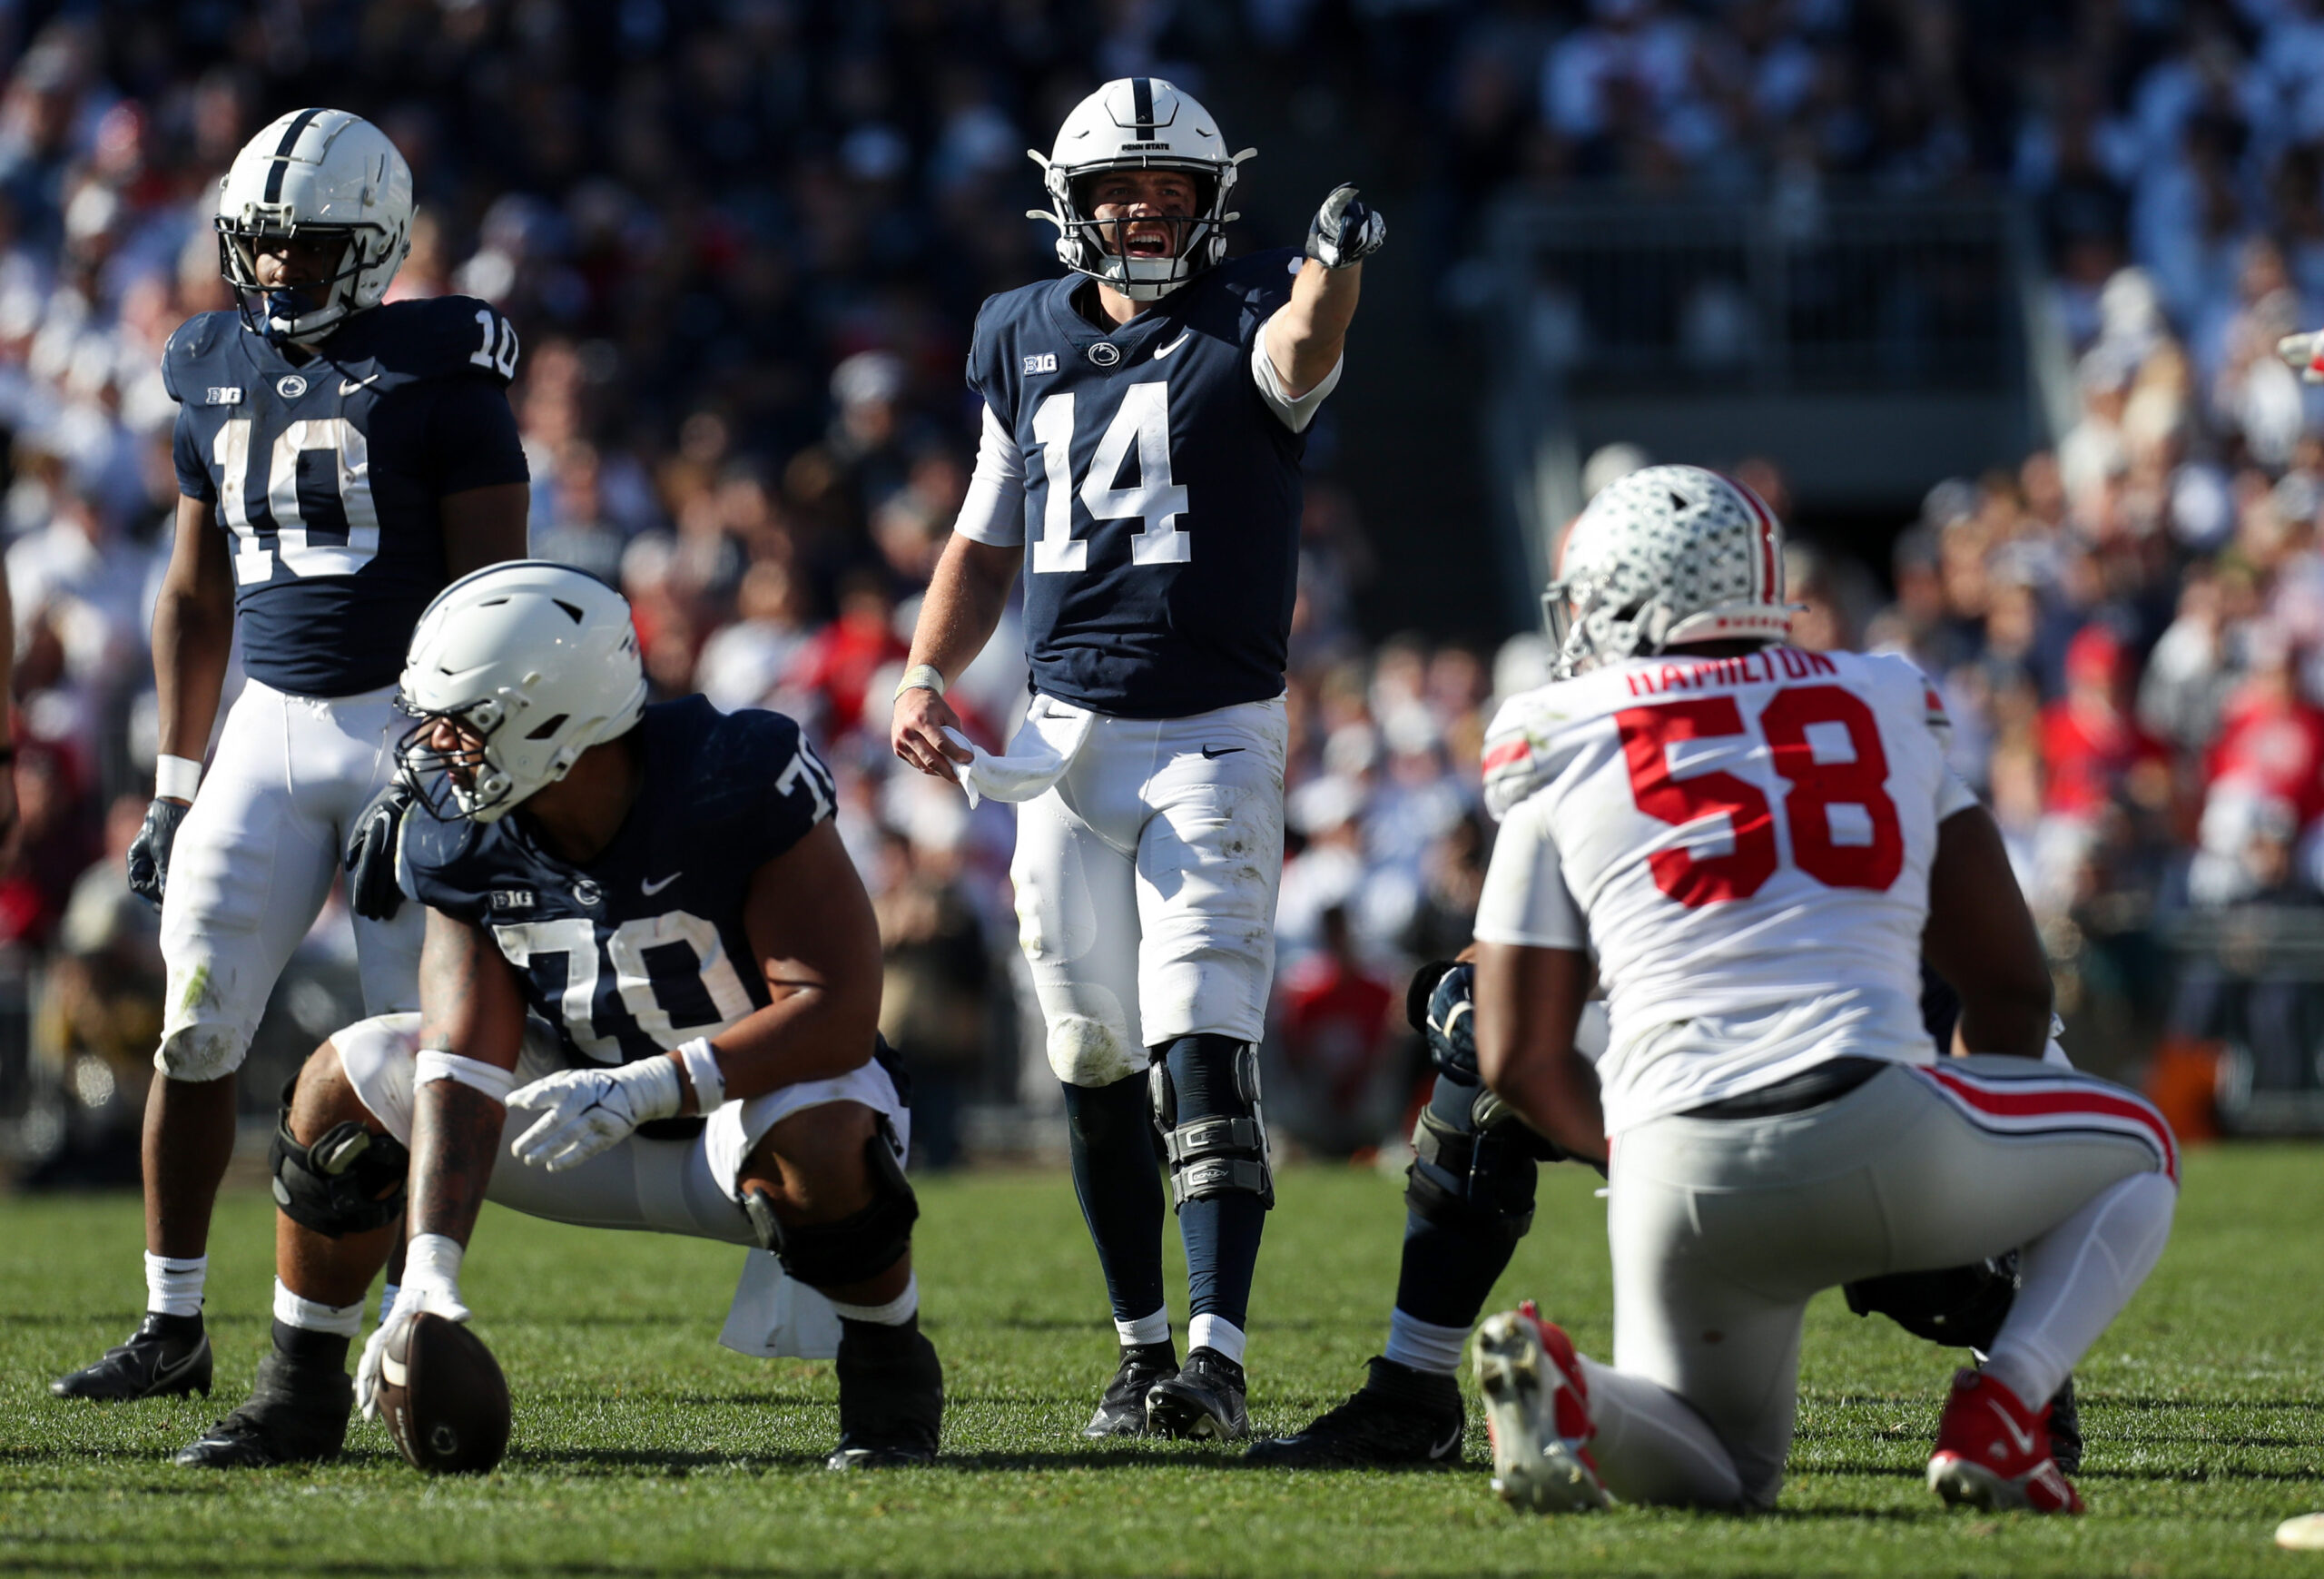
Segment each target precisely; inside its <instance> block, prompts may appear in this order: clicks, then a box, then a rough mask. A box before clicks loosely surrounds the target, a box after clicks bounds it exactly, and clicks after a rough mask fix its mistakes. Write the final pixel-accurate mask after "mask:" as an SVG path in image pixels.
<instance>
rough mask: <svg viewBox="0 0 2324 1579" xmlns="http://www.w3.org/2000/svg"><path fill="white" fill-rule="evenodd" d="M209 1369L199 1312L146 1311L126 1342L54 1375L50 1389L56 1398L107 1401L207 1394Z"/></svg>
mask: <svg viewBox="0 0 2324 1579" xmlns="http://www.w3.org/2000/svg"><path fill="white" fill-rule="evenodd" d="M210 1371H211V1360H210V1335H209V1334H208V1333H207V1332H204V1331H203V1330H202V1317H199V1316H163V1315H161V1314H159V1313H158V1312H153V1311H148V1312H147V1313H146V1316H145V1319H144V1320H143V1321H141V1322H139V1323H138V1324H137V1330H136V1331H135V1332H133V1333H131V1334H130V1335H129V1341H128V1342H127V1343H124V1344H122V1345H119V1346H118V1347H113V1348H109V1349H107V1350H105V1354H104V1357H103V1359H101V1360H99V1361H97V1363H96V1364H94V1365H93V1366H88V1367H84V1368H83V1369H80V1370H77V1371H74V1373H73V1374H72V1375H70V1376H64V1377H57V1378H56V1379H55V1380H54V1381H53V1382H51V1383H49V1384H48V1390H49V1391H50V1392H52V1393H54V1394H55V1395H56V1396H58V1397H60V1398H94V1399H95V1400H97V1401H99V1402H101V1403H111V1404H125V1403H129V1402H131V1401H133V1400H134V1399H138V1398H171V1397H175V1396H178V1395H180V1394H182V1393H200V1394H201V1395H202V1396H203V1397H205V1398H206V1397H208V1396H210Z"/></svg>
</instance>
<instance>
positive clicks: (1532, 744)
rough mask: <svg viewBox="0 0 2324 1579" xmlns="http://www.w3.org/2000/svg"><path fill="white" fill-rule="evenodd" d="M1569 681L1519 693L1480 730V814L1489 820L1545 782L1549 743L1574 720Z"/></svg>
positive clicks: (1576, 715)
mask: <svg viewBox="0 0 2324 1579" xmlns="http://www.w3.org/2000/svg"><path fill="white" fill-rule="evenodd" d="M1572 694H1573V687H1572V686H1571V683H1570V682H1561V681H1551V683H1550V684H1548V685H1546V686H1535V687H1534V688H1533V689H1532V690H1530V691H1520V692H1518V693H1517V695H1515V696H1512V697H1511V698H1510V699H1509V700H1508V701H1506V702H1503V703H1502V705H1501V707H1500V710H1499V711H1497V712H1496V713H1494V714H1493V717H1492V725H1490V726H1489V727H1488V728H1487V729H1486V730H1485V750H1484V791H1485V810H1487V811H1488V812H1491V813H1492V818H1493V821H1495V822H1499V821H1500V820H1501V819H1502V818H1503V817H1505V816H1507V815H1508V814H1509V812H1510V808H1511V807H1512V806H1514V805H1516V804H1517V803H1518V802H1520V801H1521V800H1523V799H1524V798H1525V797H1526V796H1528V795H1530V794H1532V793H1533V792H1534V791H1535V790H1537V789H1539V788H1541V785H1544V784H1546V783H1547V782H1549V778H1550V775H1551V755H1550V742H1551V738H1552V737H1553V736H1554V735H1557V734H1558V732H1559V731H1561V730H1562V729H1564V728H1566V727H1568V726H1569V725H1572V724H1574V723H1576V722H1578V721H1579V719H1580V716H1581V715H1580V714H1579V713H1578V712H1577V710H1576V709H1575V708H1574V706H1572Z"/></svg>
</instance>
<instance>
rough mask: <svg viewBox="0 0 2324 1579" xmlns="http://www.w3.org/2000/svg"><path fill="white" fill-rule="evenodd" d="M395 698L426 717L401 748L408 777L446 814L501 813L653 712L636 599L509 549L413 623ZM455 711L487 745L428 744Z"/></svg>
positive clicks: (478, 817)
mask: <svg viewBox="0 0 2324 1579" xmlns="http://www.w3.org/2000/svg"><path fill="white" fill-rule="evenodd" d="M396 705H397V706H399V707H400V708H401V709H402V710H403V711H404V712H405V713H407V714H409V715H411V716H413V717H415V718H417V719H419V723H417V724H415V725H413V726H412V727H411V728H410V729H409V731H407V732H406V733H405V735H404V736H403V739H402V740H401V741H400V742H399V743H398V745H397V747H396V755H397V758H398V763H399V770H400V774H401V776H402V778H403V782H404V784H405V785H407V786H408V787H409V789H410V790H411V791H412V793H413V794H415V795H416V796H417V797H418V798H419V800H420V801H422V802H423V803H424V804H426V805H427V806H428V810H429V811H431V812H433V813H435V814H436V815H437V816H438V817H440V818H442V819H443V820H445V821H447V822H452V821H457V820H458V819H461V818H473V819H474V820H475V821H477V822H479V823H490V822H497V820H498V819H499V818H500V817H501V816H502V815H503V814H505V813H507V810H508V809H509V808H510V807H511V806H514V805H517V804H519V803H520V802H522V801H523V800H524V799H525V797H526V796H527V795H529V794H532V793H533V792H534V791H536V790H537V789H539V788H540V787H541V786H542V785H550V784H555V783H556V781H557V780H558V779H561V778H563V777H564V776H565V775H566V774H567V773H570V772H571V771H572V770H573V765H574V763H575V762H576V761H578V760H579V759H580V756H581V754H582V753H583V752H585V751H586V750H587V749H589V747H591V746H592V745H597V744H598V743H599V742H601V741H606V740H612V739H615V737H617V736H619V735H624V734H625V733H627V732H628V730H629V728H630V726H631V725H634V724H635V723H636V722H637V720H638V718H639V717H640V716H641V715H643V714H644V713H645V668H644V666H643V664H642V663H641V662H640V660H639V657H638V652H637V633H636V630H635V627H633V626H632V625H631V623H630V614H629V602H628V600H627V599H626V598H625V597H622V595H621V594H620V593H618V592H615V590H613V588H611V587H607V586H606V585H605V584H604V583H603V582H601V581H599V580H597V579H596V577H591V576H586V575H584V574H582V573H581V572H580V571H578V570H576V569H573V568H572V567H569V566H566V565H555V564H550V563H548V562H547V561H546V560H539V559H512V560H508V561H507V562H505V563H503V564H498V565H488V566H487V567H485V568H483V569H481V570H478V571H474V572H472V573H470V574H469V575H467V576H463V577H460V578H459V579H458V581H455V582H453V583H452V584H451V585H450V586H449V587H445V588H444V590H443V591H441V592H439V593H438V594H437V595H436V599H435V601H434V602H432V603H430V604H429V605H428V607H427V609H426V610H425V611H424V612H423V613H422V614H421V615H420V617H419V624H418V625H417V626H416V627H413V629H412V633H411V648H410V650H409V653H408V654H407V655H406V656H405V657H404V666H403V681H402V684H401V685H400V686H399V688H398V690H397V694H396ZM440 719H449V720H450V721H452V722H453V723H455V724H458V725H459V726H460V727H461V728H462V730H464V731H465V732H467V733H468V734H469V735H474V736H475V737H477V738H478V739H479V740H481V741H482V743H483V749H482V750H481V751H473V752H468V753H467V754H465V755H459V756H458V758H457V759H455V757H453V756H450V755H440V754H438V752H437V750H436V749H435V747H434V746H433V745H431V744H430V743H429V742H430V736H431V735H432V733H433V731H434V727H435V725H436V724H437V722H438V720H440Z"/></svg>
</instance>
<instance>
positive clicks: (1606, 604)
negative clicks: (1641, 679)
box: [1541, 466, 1796, 678]
mask: <svg viewBox="0 0 2324 1579" xmlns="http://www.w3.org/2000/svg"><path fill="white" fill-rule="evenodd" d="M1795 607H1796V606H1795V605H1792V604H1788V603H1786V602H1785V601H1784V589H1783V525H1782V523H1781V522H1779V521H1777V519H1776V517H1775V512H1774V511H1773V510H1771V509H1769V508H1768V507H1767V504H1766V503H1765V501H1763V500H1762V499H1761V498H1759V496H1758V495H1757V494H1755V493H1753V492H1752V491H1751V490H1750V489H1748V488H1746V487H1744V486H1743V485H1742V484H1741V483H1739V482H1737V481H1735V480H1734V479H1731V478H1725V477H1721V476H1720V475H1719V474H1718V473H1717V472H1715V471H1706V470H1704V469H1702V468H1701V467H1699V466H1649V467H1647V468H1645V469H1643V470H1640V471H1633V472H1631V473H1630V475H1629V476H1627V477H1624V478H1621V479H1619V480H1618V481H1615V482H1611V483H1609V484H1608V485H1607V486H1606V487H1605V488H1604V489H1602V490H1600V493H1599V494H1598V496H1597V497H1596V498H1593V499H1591V500H1590V505H1589V508H1586V509H1584V510H1583V511H1582V512H1581V518H1580V519H1578V520H1576V521H1575V522H1574V523H1573V529H1572V530H1571V532H1569V533H1568V534H1567V535H1566V540H1565V553H1564V556H1563V558H1562V559H1561V562H1560V564H1559V566H1558V575H1557V578H1556V579H1555V580H1553V581H1551V583H1550V585H1549V587H1548V588H1547V589H1546V590H1545V591H1543V593H1542V594H1541V611H1542V613H1543V615H1544V616H1545V617H1547V619H1548V622H1549V627H1550V638H1551V641H1552V642H1554V643H1555V644H1556V646H1557V656H1556V658H1555V660H1554V664H1555V671H1556V673H1557V675H1558V676H1560V677H1561V678H1563V677H1565V676H1570V675H1573V674H1576V673H1579V672H1580V671H1581V670H1583V669H1588V668H1593V667H1595V666H1598V665H1600V664H1606V663H1612V662H1615V661H1616V660H1618V659H1621V658H1627V657H1631V656H1638V655H1640V654H1645V653H1658V652H1660V651H1662V650H1664V649H1665V648H1667V647H1673V646H1687V645H1689V644H1690V643H1695V642H1709V641H1768V642H1779V641H1782V640H1784V639H1785V638H1786V637H1788V636H1789V635H1790V634H1791V617H1792V613H1793V611H1794V608H1795Z"/></svg>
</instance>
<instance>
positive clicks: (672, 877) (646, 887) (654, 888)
mask: <svg viewBox="0 0 2324 1579" xmlns="http://www.w3.org/2000/svg"><path fill="white" fill-rule="evenodd" d="M684 875H685V873H683V872H673V873H670V874H669V875H668V876H667V877H665V878H664V879H662V881H661V882H659V883H642V882H641V883H638V885H637V891H638V892H639V893H643V894H644V895H645V897H646V898H648V899H651V898H653V897H654V896H655V894H657V893H661V892H662V890H664V889H665V888H667V887H669V886H670V884H671V883H675V882H676V881H677V880H678V879H679V878H681V877H684Z"/></svg>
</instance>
